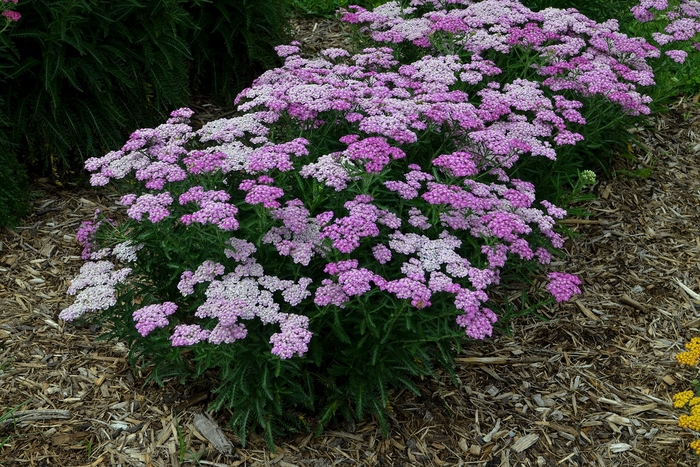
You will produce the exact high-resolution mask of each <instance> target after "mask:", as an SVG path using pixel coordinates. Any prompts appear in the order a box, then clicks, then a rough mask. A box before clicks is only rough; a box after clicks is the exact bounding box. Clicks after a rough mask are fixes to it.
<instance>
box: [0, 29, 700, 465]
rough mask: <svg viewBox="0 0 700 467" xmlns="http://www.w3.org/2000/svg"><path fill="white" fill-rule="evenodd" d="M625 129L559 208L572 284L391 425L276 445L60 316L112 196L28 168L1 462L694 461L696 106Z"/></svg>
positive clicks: (0, 312) (6, 241)
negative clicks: (689, 416) (616, 155)
mask: <svg viewBox="0 0 700 467" xmlns="http://www.w3.org/2000/svg"><path fill="white" fill-rule="evenodd" d="M315 24H316V29H315V30H318V28H319V27H320V28H321V31H322V30H323V28H324V27H327V28H337V25H334V24H333V23H326V25H324V24H321V26H319V23H318V22H316V23H315ZM307 26H308V25H307ZM330 32H333V31H332V30H331V31H330ZM314 34H315V32H314ZM307 36H308V37H312V38H313V37H314V36H313V35H311V34H307ZM217 112H219V109H216V108H215V107H212V106H202V107H200V108H199V109H198V116H199V118H201V119H203V120H206V119H208V118H213V117H215V116H216V114H217ZM637 131H638V136H639V137H640V141H641V142H640V144H638V145H636V146H634V147H632V148H631V149H632V150H633V152H634V153H635V155H636V157H637V160H636V161H634V162H629V161H624V162H623V161H622V160H621V161H620V162H619V163H617V164H616V167H617V168H618V169H622V168H624V169H627V170H629V171H634V170H636V169H638V168H649V167H650V168H652V169H653V171H652V175H651V177H649V178H646V179H639V178H633V177H625V176H620V177H617V178H614V179H611V180H606V181H601V182H600V183H599V184H597V185H596V186H595V187H593V192H594V193H595V194H596V195H597V199H596V200H595V201H593V202H590V203H588V204H587V205H586V206H585V207H586V209H587V210H588V211H589V212H591V213H592V215H591V216H589V217H586V218H581V219H567V220H565V225H566V226H567V227H569V228H570V229H572V230H573V231H575V232H576V233H577V234H579V235H577V236H575V237H574V238H572V239H571V240H569V241H568V242H567V246H566V248H567V253H568V257H567V258H566V261H562V262H560V263H558V264H554V265H553V267H554V268H555V269H559V270H566V271H568V272H573V273H576V274H578V275H579V276H580V277H581V278H582V279H583V282H584V284H583V289H584V293H583V294H582V295H581V296H579V297H577V299H576V300H575V301H573V302H571V303H567V304H562V305H557V306H552V307H549V308H547V309H545V310H542V311H541V312H542V313H543V314H544V315H545V316H546V317H548V318H549V320H548V321H541V320H539V319H537V318H535V317H533V316H528V317H524V318H519V319H516V320H515V321H513V323H512V325H511V327H512V331H513V332H512V335H511V336H508V335H506V334H504V333H499V334H498V335H495V336H494V337H493V338H489V339H486V340H485V341H484V342H483V343H474V344H473V345H471V344H470V345H469V346H467V347H466V348H465V349H464V351H463V352H462V354H461V355H459V357H458V359H457V361H458V370H457V374H458V377H459V385H458V386H454V385H453V384H452V383H451V381H450V380H449V378H448V377H447V376H445V377H443V378H441V379H440V380H439V381H428V380H426V381H423V382H422V384H421V390H422V391H423V395H422V396H421V397H417V396H414V395H412V394H410V393H406V392H404V393H398V394H393V405H392V407H393V411H394V412H393V418H392V423H391V432H390V436H389V437H388V438H383V437H382V436H381V433H380V430H379V426H378V424H377V423H376V420H372V419H369V420H365V421H363V422H361V423H356V424H342V425H338V426H333V427H331V428H330V429H329V430H327V431H326V432H325V433H323V434H322V435H321V436H320V437H314V436H312V435H307V434H300V435H298V436H294V437H289V438H283V439H278V440H277V449H276V450H275V451H274V452H272V451H270V450H269V449H267V447H266V444H265V442H264V440H262V439H261V438H260V437H259V436H257V435H256V434H253V435H252V436H251V438H250V440H249V442H248V443H247V445H246V447H245V448H244V447H242V446H241V445H240V443H238V440H237V439H236V437H235V436H233V435H232V434H231V433H230V431H229V430H228V428H227V414H226V413H225V412H222V413H218V414H214V415H213V416H208V415H207V414H206V407H207V397H208V390H209V388H207V387H205V386H203V385H199V386H182V385H180V384H178V383H177V382H176V381H172V382H170V383H168V384H167V385H166V386H165V387H164V388H159V387H156V386H153V385H144V380H145V376H146V374H140V373H138V372H137V373H136V374H134V373H133V372H132V371H131V369H130V368H129V367H128V365H127V363H126V358H125V357H126V354H127V349H126V348H125V347H124V346H123V345H121V344H119V343H114V342H111V343H110V342H96V341H95V338H96V337H97V335H98V334H99V332H98V330H97V329H91V328H87V327H86V328H77V327H75V326H73V325H70V324H66V323H63V322H61V321H59V320H58V318H57V316H58V313H59V312H60V310H61V309H63V308H65V307H66V306H68V305H69V304H70V303H71V300H70V297H67V296H66V295H65V291H66V289H67V287H68V285H69V283H70V280H71V278H72V277H74V276H75V274H76V273H77V272H78V269H79V268H80V265H81V260H80V258H79V254H80V248H79V246H78V245H77V243H76V241H75V231H76V229H77V228H78V226H79V225H80V222H81V221H83V220H85V219H88V218H91V217H92V214H93V212H94V211H95V209H98V208H99V209H102V210H105V211H108V212H109V211H115V212H116V210H117V207H116V205H115V201H116V196H115V195H114V194H113V193H111V192H110V191H109V190H104V189H103V190H85V189H83V190H80V189H64V188H60V187H56V186H55V185H53V184H51V183H49V182H50V181H49V180H38V181H37V182H36V186H37V188H38V189H39V190H40V192H41V196H40V197H39V198H38V199H36V200H35V202H34V209H33V213H32V214H31V215H30V216H29V217H27V219H26V221H25V224H24V226H23V227H20V228H18V229H17V230H16V231H9V230H4V231H1V232H0V417H1V416H2V414H6V413H7V411H8V410H10V409H12V408H16V410H15V411H14V417H12V418H9V419H8V420H6V421H0V443H2V442H3V440H5V441H4V442H5V444H4V445H3V446H2V447H1V448H0V465H3V466H49V465H51V466H54V465H56V466H71V467H73V466H93V467H94V466H100V465H110V466H119V465H121V466H149V467H150V466H180V465H204V466H268V465H269V466H279V467H291V466H299V467H301V466H313V467H326V466H332V465H356V466H413V465H415V466H433V465H434V466H461V465H464V466H479V467H496V466H538V467H542V466H551V467H553V466H588V465H592V466H600V467H604V466H643V465H648V466H691V465H698V457H697V456H695V455H694V454H692V453H691V452H690V451H689V450H688V444H689V443H690V442H691V441H692V440H694V439H695V438H696V434H694V433H692V432H689V431H687V430H683V429H681V428H679V427H678V426H677V420H678V415H679V412H678V411H677V410H675V409H673V407H672V404H671V398H672V395H673V394H674V393H676V392H680V391H682V390H686V389H689V388H690V386H689V382H688V380H689V379H690V378H691V377H693V376H694V374H693V373H692V372H690V371H689V370H687V369H684V368H682V367H680V366H679V365H678V364H676V363H675V359H674V354H675V353H677V352H679V351H681V350H683V344H684V343H685V342H686V341H688V340H689V339H690V338H691V337H693V336H697V335H699V332H700V331H699V330H698V328H700V309H699V308H698V307H700V295H697V293H700V270H699V269H700V206H699V205H700V165H699V164H698V159H699V158H700V108H699V107H698V105H697V104H696V103H694V102H693V101H692V99H686V98H683V99H680V100H679V101H678V102H677V104H676V105H674V106H673V107H672V108H671V109H670V110H669V112H668V113H667V114H665V115H662V116H659V117H657V118H656V119H655V120H654V126H653V127H650V128H646V129H644V130H641V129H639V130H637ZM0 420H1V419H0ZM217 434H219V435H220V437H218V438H217Z"/></svg>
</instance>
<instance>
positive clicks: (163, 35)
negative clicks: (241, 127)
mask: <svg viewBox="0 0 700 467" xmlns="http://www.w3.org/2000/svg"><path fill="white" fill-rule="evenodd" d="M284 6H285V4H284V3H283V1H282V0H216V1H212V0H187V1H186V0H158V1H154V0H145V1H144V0H142V1H138V0H119V1H113V0H50V1H44V0H23V1H22V2H21V3H20V4H18V7H17V11H19V12H20V13H21V14H22V19H21V20H20V21H19V23H17V24H13V25H11V26H10V28H8V29H7V30H6V31H5V32H4V33H3V34H2V35H0V85H1V86H2V92H1V93H0V150H1V151H2V152H1V153H0V162H2V165H3V167H4V169H2V170H0V185H1V186H3V188H4V189H3V191H0V226H1V225H13V224H15V223H17V222H18V220H19V216H20V215H21V214H22V213H23V212H24V211H26V203H25V202H26V197H25V196H22V193H24V192H25V191H26V190H23V188H22V185H21V183H20V181H18V179H17V177H15V175H16V174H18V173H24V169H23V167H21V166H17V164H16V163H15V162H17V161H19V162H20V163H22V164H24V165H25V166H27V167H30V168H31V170H32V171H33V172H37V173H50V172H52V171H53V172H54V175H57V174H60V175H61V177H66V176H67V175H68V174H70V173H71V172H80V171H81V169H82V163H83V161H84V160H85V159H86V158H88V157H93V156H101V155H103V154H105V153H106V152H109V151H111V150H115V149H119V148H120V147H121V145H122V144H123V142H124V141H125V139H126V137H127V136H128V134H129V133H130V132H132V131H134V130H135V129H137V128H143V127H151V126H155V125H157V124H158V123H161V122H162V121H163V120H164V119H165V118H166V116H167V113H168V112H169V111H171V110H173V109H175V108H178V107H182V106H185V105H187V104H188V103H190V102H191V100H192V99H191V96H193V95H194V94H195V93H204V94H206V95H211V96H213V97H216V98H217V99H220V100H221V103H230V102H231V101H232V100H233V97H234V96H235V95H236V94H237V93H238V92H239V91H240V90H242V89H243V88H244V87H246V86H248V85H249V84H250V83H251V82H252V80H253V79H254V78H255V77H256V76H258V75H259V74H260V73H261V72H262V71H264V70H265V69H266V68H270V67H274V66H276V65H277V64H278V62H277V57H276V54H275V52H274V49H273V47H274V46H275V45H277V44H280V43H282V42H285V34H286V23H285V21H286V20H285V18H286V16H285V14H286V13H285V8H284ZM9 167H13V169H12V170H10V171H8V170H7V169H8V168H9Z"/></svg>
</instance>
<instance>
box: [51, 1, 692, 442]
mask: <svg viewBox="0 0 700 467" xmlns="http://www.w3.org/2000/svg"><path fill="white" fill-rule="evenodd" d="M644 5H645V6H644V8H646V9H647V10H648V9H649V8H651V7H653V6H659V5H660V4H659V2H656V3H653V4H652V3H649V2H647V3H644ZM689 11H690V10H689ZM691 13H692V12H691ZM691 13H686V14H688V15H690V14H691ZM640 14H641V13H640ZM343 18H344V20H345V21H347V22H350V23H354V24H356V25H357V26H358V27H359V28H360V30H361V31H362V32H364V33H365V34H366V35H368V36H369V39H368V43H366V44H365V45H367V46H366V47H365V48H363V49H362V50H359V51H356V52H355V53H351V52H348V51H344V50H341V49H336V48H333V49H328V50H325V51H322V52H321V53H320V54H319V55H318V56H316V57H311V58H310V57H306V56H304V55H302V53H301V48H300V44H298V43H292V44H290V45H282V46H279V47H278V48H277V51H278V54H279V56H280V57H281V58H282V59H283V60H284V65H283V66H281V67H278V68H275V69H273V70H269V71H267V72H265V73H264V74H262V75H261V76H260V77H259V78H258V79H257V80H256V81H255V82H254V83H253V85H252V86H251V87H250V88H248V89H246V90H244V91H243V92H242V93H241V94H240V95H239V96H238V97H237V99H236V105H237V109H238V111H239V113H238V114H237V115H235V116H233V117H231V118H226V119H219V120H216V121H212V122H208V123H206V124H204V125H203V126H201V128H199V129H194V128H193V126H192V125H191V120H190V119H191V118H192V116H193V112H192V111H191V110H189V109H179V110H176V111H174V112H173V113H171V118H170V119H168V120H167V121H166V122H165V123H164V124H162V125H160V126H158V127H156V128H152V129H142V130H137V131H135V132H134V133H133V134H132V135H131V137H130V138H129V140H128V141H127V142H126V144H125V145H124V146H123V147H122V148H121V149H120V150H118V151H112V152H110V153H108V154H106V155H104V156H103V157H95V158H90V159H88V160H87V161H86V168H87V170H88V171H89V172H91V173H92V176H91V183H92V184H93V185H95V186H103V185H107V184H114V185H116V186H117V188H118V189H120V190H122V191H123V192H122V197H121V198H120V204H121V205H122V206H123V207H124V210H125V213H126V218H127V220H126V221H125V222H123V223H121V224H116V223H112V222H106V221H105V220H103V219H101V218H99V219H98V218H95V219H93V220H92V221H90V223H86V224H84V225H83V226H82V227H81V231H80V233H79V239H80V241H81V242H82V243H83V245H84V246H85V248H86V252H85V253H84V255H85V256H86V259H87V260H90V261H91V262H88V263H87V264H86V266H84V268H86V270H85V271H81V275H80V276H78V278H76V280H75V281H74V284H73V285H72V286H71V289H70V290H69V293H73V294H75V293H77V291H78V290H81V292H80V294H79V295H78V298H77V300H76V303H75V304H74V305H72V306H71V307H69V308H67V309H66V310H64V311H63V312H62V313H61V317H62V318H63V319H67V320H71V319H75V318H77V317H79V316H83V315H85V314H86V313H88V312H96V313H97V314H98V315H100V314H102V315H109V317H110V319H111V320H112V321H113V322H114V323H115V328H116V329H117V330H118V332H117V334H118V333H119V332H121V333H122V335H128V336H129V338H130V339H131V342H132V343H133V345H136V346H140V347H139V349H141V350H140V355H141V356H144V358H145V357H146V356H149V357H150V358H153V359H154V360H156V362H155V364H156V366H157V365H166V364H173V365H176V363H177V364H181V365H180V366H178V367H177V371H185V370H183V368H187V365H188V361H187V359H182V360H181V359H179V357H178V358H174V355H193V357H192V359H193V363H192V366H194V367H196V369H194V370H189V371H192V374H196V376H201V375H202V374H203V373H204V372H205V371H206V370H207V369H209V368H217V369H218V370H219V371H220V374H221V379H222V381H225V383H222V384H224V385H225V386H226V387H225V388H223V389H222V388H219V389H217V392H218V393H219V395H220V396H219V397H222V398H223V399H227V400H228V401H229V403H230V406H232V407H233V406H235V410H233V411H232V412H233V413H235V414H236V415H234V416H235V417H239V418H238V419H237V420H238V422H236V423H238V424H239V425H238V426H239V427H241V430H243V431H245V430H246V429H247V428H248V426H249V422H250V420H249V419H248V418H247V417H248V415H246V414H250V413H251V412H250V411H251V410H253V411H260V410H262V409H260V407H262V406H261V405H260V404H258V402H260V400H263V399H264V401H265V402H264V404H263V405H265V404H272V405H273V406H274V409H269V410H268V409H265V410H268V411H267V412H266V413H262V412H256V413H257V415H256V417H257V418H256V420H257V422H256V423H259V424H261V425H266V423H267V422H266V420H269V419H271V418H274V417H277V416H278V415H279V414H282V413H284V412H285V410H287V409H288V408H290V407H293V408H294V410H296V408H298V407H299V406H302V405H306V406H307V407H309V406H313V405H314V402H313V398H314V396H313V394H314V393H315V392H316V391H319V390H320V391H321V392H324V397H325V399H324V402H323V403H326V404H328V405H327V410H326V412H325V415H323V417H320V419H322V420H325V421H327V420H328V419H329V418H330V417H332V416H333V414H334V413H335V411H336V409H338V408H339V407H341V409H340V411H343V410H345V409H347V407H345V406H343V404H346V403H347V404H349V405H350V406H353V408H352V409H347V410H345V412H346V415H347V413H350V412H351V411H354V412H355V414H354V415H353V416H357V417H361V416H362V413H363V410H372V411H374V413H379V412H381V411H382V407H386V388H387V387H388V386H387V381H389V380H391V384H393V385H401V384H408V383H406V381H407V379H406V374H410V375H413V376H418V375H421V376H422V375H429V374H433V373H432V371H433V370H432V361H433V360H436V361H438V362H439V363H441V364H442V365H443V366H444V367H446V368H448V369H450V368H451V364H450V362H451V358H452V357H451V355H452V352H453V346H456V347H459V345H461V344H460V343H461V342H462V340H464V338H465V337H468V338H471V339H485V338H487V337H488V336H491V335H492V334H493V332H494V324H495V323H496V322H497V320H498V319H499V311H500V310H501V306H500V305H499V303H498V300H494V299H493V296H494V293H493V289H494V288H495V287H496V286H498V285H500V284H501V283H502V282H506V281H507V280H509V279H510V278H512V277H513V276H514V275H517V274H521V275H522V274H530V273H529V272H522V271H528V270H529V271H532V270H533V269H535V268H529V267H528V266H529V265H532V266H539V265H548V264H550V263H551V259H552V255H553V254H555V253H556V250H557V249H561V248H562V247H563V245H564V237H563V236H562V235H561V233H560V232H559V231H558V229H557V220H558V219H562V218H564V217H565V216H566V215H567V211H566V210H565V209H562V208H561V207H559V206H556V205H555V204H554V203H552V202H550V201H548V200H545V199H542V198H541V194H540V196H539V197H538V193H537V192H536V188H537V187H536V186H535V185H534V184H533V183H532V182H530V181H527V180H525V178H527V177H528V176H529V174H530V173H531V172H528V170H523V167H528V166H527V164H528V163H530V162H533V161H534V163H537V164H539V163H541V164H542V165H543V166H547V167H556V164H557V162H558V156H559V155H560V154H561V150H562V148H563V147H566V146H573V145H577V144H580V143H581V141H582V140H583V139H584V136H583V134H586V135H587V136H588V134H589V133H586V132H585V131H584V130H582V128H583V129H585V128H586V125H589V123H591V122H589V121H588V120H587V119H589V120H590V119H594V120H595V119H597V120H596V121H595V122H593V123H594V124H595V125H599V126H600V125H604V124H607V122H606V121H604V117H602V116H600V115H597V114H596V112H589V113H586V112H584V111H585V110H587V109H588V103H589V102H596V103H600V102H604V103H605V105H607V106H609V107H610V108H614V109H616V111H617V112H619V118H620V119H623V120H624V119H626V118H628V117H629V116H633V115H639V114H646V113H648V112H649V107H648V104H649V102H650V99H649V97H648V96H645V95H643V94H642V93H641V92H640V89H639V88H641V87H644V86H650V85H652V84H653V83H654V76H653V71H652V69H651V67H650V66H649V64H648V63H647V60H648V59H650V58H654V57H659V56H660V52H659V50H657V49H656V48H655V47H653V46H651V45H650V44H648V43H647V42H646V41H644V40H643V39H638V38H629V37H627V36H625V35H624V34H621V33H620V32H619V30H618V25H617V23H616V22H615V21H612V20H611V21H607V22H605V23H596V22H595V21H592V20H590V19H588V18H586V17H585V16H583V15H581V14H579V13H577V12H576V11H575V10H573V9H570V10H558V9H553V8H548V9H545V10H543V11H540V12H533V11H531V10H529V9H528V8H526V7H525V6H523V5H522V4H520V3H519V2H517V1H515V0H483V1H480V2H472V1H467V0H450V1H446V2H445V1H442V0H413V1H412V2H410V5H409V6H408V7H402V6H400V5H399V4H398V3H397V2H389V3H387V4H385V5H382V6H380V7H378V8H376V9H374V10H373V11H368V10H365V9H363V8H359V7H351V8H350V9H349V10H348V11H346V12H345V13H344V17H343ZM681 55H682V54H679V53H670V54H668V53H667V56H669V57H670V58H671V59H672V60H680V59H681V58H682V56H681ZM408 57H410V58H408ZM517 57H525V58H523V59H522V63H518V62H517ZM509 67H510V68H512V69H510V68H509ZM584 103H585V104H584ZM584 115H586V117H585V118H584ZM580 179H581V180H580V181H579V182H576V183H577V186H578V187H580V186H586V185H589V184H592V183H595V174H593V173H592V172H590V171H583V172H582V173H581V177H580ZM107 258H114V259H116V260H118V262H119V263H128V265H129V266H130V267H131V268H132V269H133V271H132V270H131V269H128V268H123V269H119V270H114V265H113V264H112V263H111V262H109V261H106V259H107ZM127 275H128V277H127ZM547 277H548V283H547V285H546V286H545V289H546V290H547V291H548V292H549V293H550V294H551V296H552V298H550V299H549V300H550V303H551V302H555V301H556V302H563V301H566V300H570V299H571V298H572V297H573V296H574V295H575V294H578V293H581V290H580V287H579V286H580V285H581V281H580V280H579V279H578V278H577V277H576V276H574V275H572V274H568V273H563V272H550V273H549V274H548V276H547ZM127 326H128V327H129V331H132V332H131V333H129V332H126V331H124V329H125V328H126V327H127ZM134 326H135V329H136V331H137V332H133V330H134ZM150 342H155V344H153V347H149V343H150ZM699 347H700V346H699ZM153 348H155V349H156V350H157V352H159V353H158V356H155V355H149V352H150V351H151V350H152V349H153ZM164 349H167V350H164ZM436 349H437V350H436ZM689 350H692V349H690V347H689ZM168 352H172V353H168ZM696 360H697V359H696ZM696 360H695V361H696ZM689 361H690V360H689ZM174 362H175V363H174ZM168 371H174V372H175V373H177V371H175V370H168ZM450 371H451V370H450ZM165 374H168V375H171V374H174V373H168V372H167V371H166V373H165ZM232 375H234V376H232ZM251 375H252V376H251ZM273 380H274V383H273V382H272V381H273ZM353 384H354V385H355V386H353V387H354V388H355V389H348V388H350V386H352V385H353ZM336 385H338V386H336ZM370 386H371V388H370ZM290 387H293V389H289V388H290ZM366 388H370V389H366ZM287 391H288V392H287ZM353 391H354V392H353ZM291 393H294V397H292V396H289V394H291ZM239 396H240V397H239ZM287 397H289V401H288V402H289V403H288V404H287V405H285V407H284V408H282V406H281V405H280V404H282V402H283V401H284V402H287V401H286V400H285V398H287ZM353 397H355V400H354V401H351V402H349V403H348V402H347V401H349V400H351V399H353ZM365 397H368V398H369V399H371V400H372V402H371V403H370V402H367V400H366V399H365ZM256 398H257V399H256ZM372 398H373V399H372ZM679 401H680V399H679ZM687 402H688V403H689V402H690V400H689V401H687ZM679 403H680V402H679ZM256 404H257V405H256ZM275 404H276V405H275ZM370 406H371V408H370V409H368V407H370ZM265 407H268V406H267V405H266V406H265ZM342 407H345V409H343V408H342ZM694 407H696V406H695V405H693V409H692V410H695V409H694ZM699 410H700V409H699ZM263 412H264V411H263ZM273 413H274V414H276V415H274V416H273V415H271V414H273ZM268 415H269V417H268ZM251 419H252V416H251ZM689 420H690V419H689ZM321 423H324V422H321ZM688 423H689V424H692V423H693V422H692V421H689V422H688ZM265 429H266V431H268V433H271V428H270V426H269V425H266V427H265Z"/></svg>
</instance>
